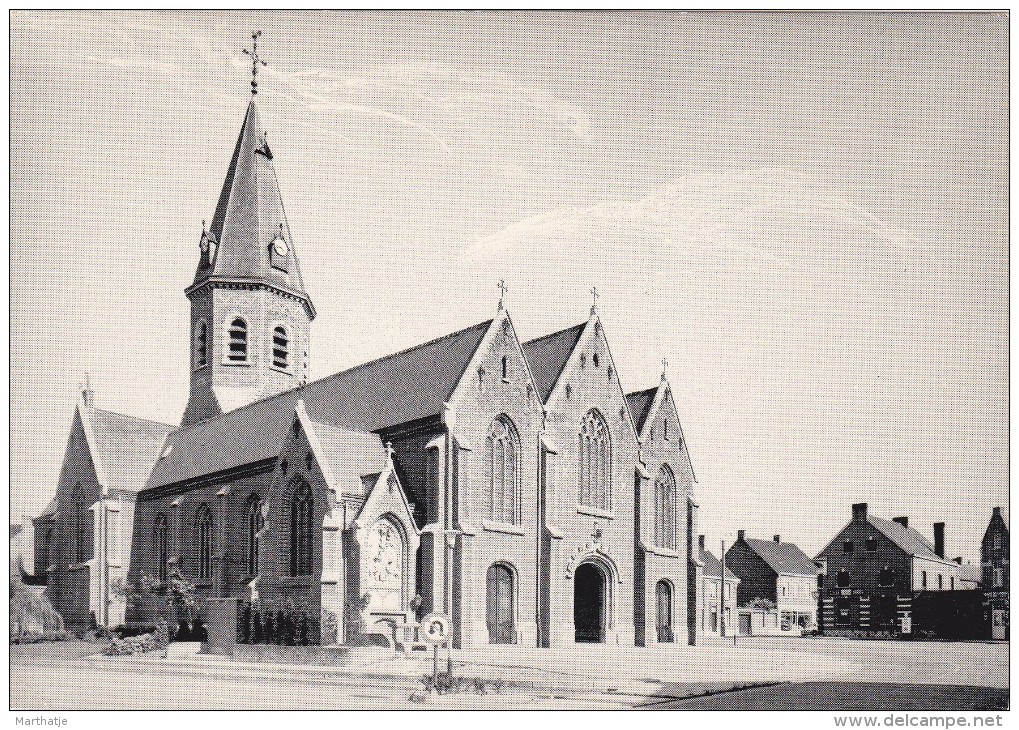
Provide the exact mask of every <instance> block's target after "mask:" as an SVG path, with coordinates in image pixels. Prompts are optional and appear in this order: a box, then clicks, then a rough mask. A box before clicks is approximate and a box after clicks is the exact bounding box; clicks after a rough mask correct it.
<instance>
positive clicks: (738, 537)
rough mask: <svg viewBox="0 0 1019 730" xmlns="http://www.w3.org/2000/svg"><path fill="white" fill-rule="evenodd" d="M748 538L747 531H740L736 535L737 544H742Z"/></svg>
mask: <svg viewBox="0 0 1019 730" xmlns="http://www.w3.org/2000/svg"><path fill="white" fill-rule="evenodd" d="M746 536H747V531H746V530H739V531H738V532H737V533H736V541H737V542H742V541H743V540H744V539H745V538H746Z"/></svg>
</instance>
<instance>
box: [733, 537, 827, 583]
mask: <svg viewBox="0 0 1019 730" xmlns="http://www.w3.org/2000/svg"><path fill="white" fill-rule="evenodd" d="M744 542H745V543H746V544H747V547H749V548H750V549H751V550H753V551H754V552H755V553H757V554H758V555H759V556H760V557H761V559H762V560H763V561H764V562H766V563H767V564H768V567H770V568H771V569H772V570H774V571H775V572H776V573H786V574H792V575H817V574H818V572H819V569H818V567H817V566H816V565H815V564H814V561H813V560H811V559H810V558H808V557H807V556H806V554H805V553H804V552H803V551H802V550H800V549H799V548H798V547H797V546H796V545H795V544H794V543H791V542H775V541H774V540H757V539H755V538H750V537H747V538H744Z"/></svg>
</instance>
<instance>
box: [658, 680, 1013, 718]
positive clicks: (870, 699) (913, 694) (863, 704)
mask: <svg viewBox="0 0 1019 730" xmlns="http://www.w3.org/2000/svg"><path fill="white" fill-rule="evenodd" d="M641 709H648V710H828V711H832V710H871V711H874V710H881V711H883V710H889V711H895V712H936V711H945V710H1006V709H1008V690H1007V689H999V688H995V687H959V686H956V685H950V684H888V683H874V684H871V683H862V682H791V683H787V684H779V685H773V686H771V687H759V688H755V689H747V690H743V691H739V692H726V693H723V694H717V695H712V696H709V697H698V698H694V699H687V700H669V701H665V702H661V701H659V702H652V703H649V704H646V705H644V706H643V707H641Z"/></svg>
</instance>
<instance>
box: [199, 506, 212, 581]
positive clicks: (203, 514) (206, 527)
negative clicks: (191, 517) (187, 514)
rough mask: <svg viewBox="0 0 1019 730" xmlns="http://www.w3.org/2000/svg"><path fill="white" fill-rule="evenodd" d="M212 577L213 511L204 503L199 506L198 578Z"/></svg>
mask: <svg viewBox="0 0 1019 730" xmlns="http://www.w3.org/2000/svg"><path fill="white" fill-rule="evenodd" d="M211 577H212V512H211V511H210V510H209V506H208V505H205V504H203V505H202V506H201V507H199V508H198V580H209V579H210V578H211Z"/></svg>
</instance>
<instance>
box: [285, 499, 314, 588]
mask: <svg viewBox="0 0 1019 730" xmlns="http://www.w3.org/2000/svg"><path fill="white" fill-rule="evenodd" d="M291 488H292V491H293V493H292V496H291V498H290V575H292V576H299V575H311V545H312V522H311V514H312V501H311V487H309V486H308V483H307V482H306V481H304V480H302V479H298V480H295V481H294V483H293V485H292V487H291Z"/></svg>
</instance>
